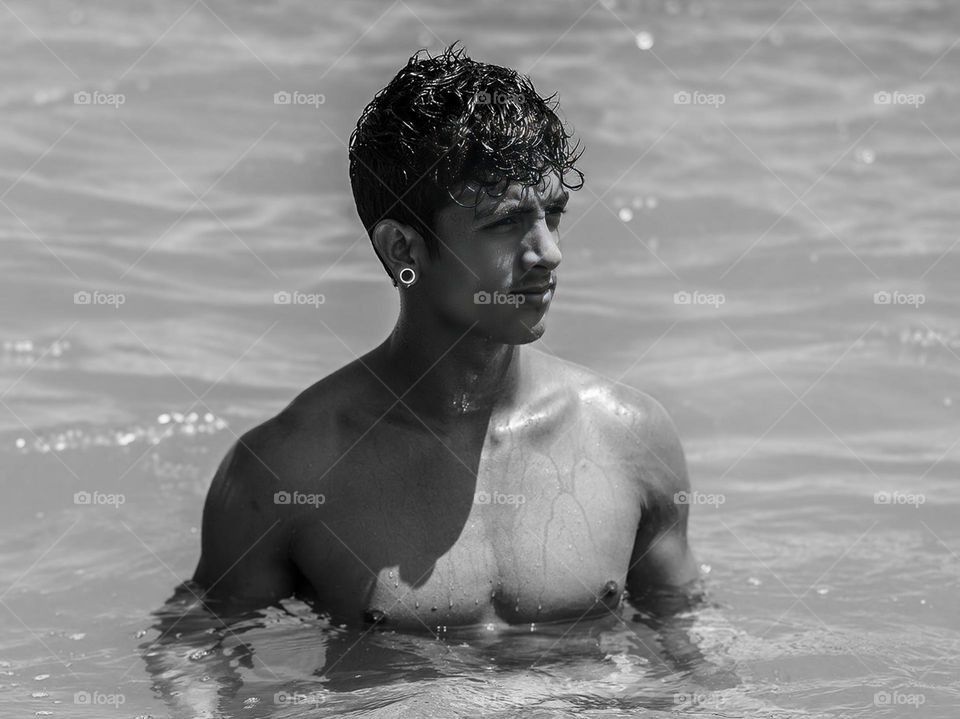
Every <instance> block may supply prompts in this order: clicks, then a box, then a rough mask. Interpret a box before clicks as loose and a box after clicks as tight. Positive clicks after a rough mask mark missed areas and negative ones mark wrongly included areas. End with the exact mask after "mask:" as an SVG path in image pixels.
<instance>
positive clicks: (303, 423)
mask: <svg viewBox="0 0 960 719" xmlns="http://www.w3.org/2000/svg"><path fill="white" fill-rule="evenodd" d="M377 386H379V387H381V388H382V384H379V383H378V381H377V380H376V378H375V377H373V375H372V374H371V372H370V371H369V370H368V369H367V368H366V367H365V365H364V364H363V362H361V361H360V360H354V361H352V362H350V363H348V364H346V365H344V366H342V367H340V368H339V369H337V370H335V371H334V372H332V373H330V374H328V375H326V376H325V377H323V378H322V379H320V380H318V381H317V382H315V383H313V384H312V385H310V386H309V387H307V388H306V389H304V390H303V391H302V392H300V393H299V394H298V395H297V396H296V397H295V398H294V399H293V400H292V401H291V402H290V403H289V404H287V405H286V406H285V407H284V408H283V409H282V410H280V411H279V412H278V413H277V414H276V415H274V416H273V417H271V418H269V419H267V420H266V421H264V422H262V423H260V424H259V425H257V426H255V427H253V428H252V429H250V430H248V431H247V432H246V433H245V434H244V435H243V436H242V437H240V439H239V440H238V442H237V446H236V447H235V449H234V451H235V452H236V451H241V452H242V455H241V457H240V459H241V460H242V461H246V462H247V463H248V464H250V465H256V464H259V465H261V466H262V468H263V471H264V472H266V473H268V474H269V473H271V470H272V471H273V473H274V474H276V475H278V478H279V477H280V476H283V475H286V476H294V477H295V476H299V475H301V474H302V471H301V470H302V469H303V468H304V465H306V464H309V463H311V462H314V461H316V460H317V458H318V456H320V455H321V454H322V453H323V452H324V451H326V449H329V448H330V447H331V444H330V443H331V442H332V441H333V439H334V435H336V434H337V428H338V427H342V426H343V423H344V422H345V421H348V420H349V418H350V417H352V416H354V415H355V414H356V413H357V412H358V411H359V410H361V409H362V408H363V407H364V406H366V405H367V404H370V403H372V402H374V401H375V395H376V394H377V391H376V388H377Z"/></svg>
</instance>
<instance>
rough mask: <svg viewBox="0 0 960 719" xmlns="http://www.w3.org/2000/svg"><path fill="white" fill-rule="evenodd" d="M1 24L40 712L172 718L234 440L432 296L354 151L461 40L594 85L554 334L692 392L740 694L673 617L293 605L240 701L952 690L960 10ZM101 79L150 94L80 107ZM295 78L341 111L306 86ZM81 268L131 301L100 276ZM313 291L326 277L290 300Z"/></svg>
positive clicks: (273, 707) (766, 699) (690, 413)
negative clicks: (194, 596)
mask: <svg viewBox="0 0 960 719" xmlns="http://www.w3.org/2000/svg"><path fill="white" fill-rule="evenodd" d="M3 14H4V24H3V29H2V33H3V38H4V43H3V45H2V48H3V49H2V50H0V52H2V53H3V55H4V60H5V61H4V62H3V63H2V65H0V74H2V79H3V82H2V83H0V88H2V89H0V104H2V106H3V114H4V123H3V127H2V129H0V152H2V158H3V162H2V163H0V199H2V202H3V204H2V205H0V239H2V242H3V264H4V270H5V271H4V282H3V284H2V287H0V293H2V294H0V308H2V309H0V312H2V313H3V321H2V326H0V328H2V329H0V333H2V335H0V375H2V377H0V382H2V384H0V388H2V389H0V392H2V395H0V399H2V402H3V404H2V405H0V468H2V477H3V481H4V497H5V500H4V502H3V503H2V505H0V517H2V525H0V526H2V540H0V572H2V590H0V591H2V596H0V599H2V602H3V604H2V607H0V615H2V617H3V619H2V622H3V624H2V626H3V634H2V637H0V662H2V664H0V672H2V675H0V705H2V706H3V709H2V712H3V714H4V715H5V716H17V717H22V716H30V715H42V716H55V717H57V716H91V717H92V716H104V715H106V714H107V713H109V715H111V716H113V715H114V714H116V715H117V716H131V717H132V716H138V715H147V714H149V715H153V716H165V715H167V710H166V708H165V705H164V702H163V700H162V699H161V698H159V697H158V696H156V695H155V694H154V692H153V691H152V690H151V683H152V681H153V680H152V678H151V676H150V675H149V674H148V672H147V669H146V666H145V664H144V660H143V659H142V658H141V656H140V654H141V652H140V650H139V648H138V647H140V646H141V645H144V644H145V643H149V642H150V641H151V640H152V639H153V638H155V637H156V631H155V630H154V629H151V624H152V622H153V619H152V618H151V617H150V614H149V613H150V611H151V610H153V609H155V608H157V607H159V606H160V605H161V604H162V603H163V601H164V599H166V598H167V597H168V596H169V595H170V593H171V591H172V588H173V587H174V586H175V585H176V584H177V583H178V582H179V581H180V580H182V579H183V578H185V577H188V576H189V575H190V574H191V573H192V571H193V568H194V564H195V561H196V558H197V552H198V546H199V533H198V525H199V520H200V512H201V504H202V500H203V497H204V495H205V489H206V486H207V483H208V482H209V479H210V477H211V475H212V472H213V469H214V468H215V466H216V464H217V462H218V461H219V459H220V457H221V456H222V455H223V453H224V452H225V451H226V449H227V448H228V446H229V445H230V443H231V442H232V441H233V440H234V438H235V436H236V435H237V434H238V433H241V432H242V431H244V430H245V429H247V428H249V427H251V426H253V425H254V424H256V423H257V422H259V421H261V420H262V419H263V418H265V417H267V416H269V415H270V414H271V413H273V412H276V411H277V410H278V409H280V408H281V407H282V406H284V405H285V404H286V402H287V401H289V399H290V398H292V396H293V395H294V394H295V393H296V392H298V391H299V390H300V389H302V388H303V387H305V386H307V385H308V384H310V383H311V382H313V381H315V380H316V379H317V378H319V377H321V376H323V375H324V374H326V373H328V372H330V371H331V370H333V369H335V368H336V367H338V366H340V365H342V364H344V363H345V362H348V361H349V360H350V359H352V358H353V357H354V356H355V355H357V354H360V353H362V352H364V351H366V350H367V349H369V348H370V347H371V346H372V345H373V344H374V343H376V342H379V341H380V340H381V339H382V338H383V337H384V336H385V334H386V332H387V331H388V330H389V328H390V327H391V324H392V320H393V318H394V317H395V313H396V310H397V302H396V299H395V290H394V289H393V288H392V287H391V286H390V283H389V282H388V281H387V280H386V278H385V276H384V275H383V274H382V270H381V268H380V267H379V263H377V262H376V260H375V258H374V256H373V254H372V251H371V250H370V248H369V244H368V242H367V240H366V238H365V236H364V234H363V231H362V228H361V227H360V226H359V222H358V221H357V219H356V217H355V213H354V211H353V208H352V200H351V196H350V191H349V186H348V183H347V175H346V152H345V149H344V143H345V142H346V139H347V138H348V136H349V132H350V130H351V129H352V127H353V124H354V123H355V120H356V118H357V116H358V115H359V113H360V110H361V109H362V107H363V105H364V104H365V103H366V101H367V100H368V99H369V98H370V97H371V96H372V95H373V93H374V92H375V91H376V90H377V89H379V88H380V87H381V86H382V85H383V84H384V83H385V82H386V81H387V80H388V79H389V77H390V76H391V75H392V73H393V72H394V71H395V70H396V69H397V68H398V67H399V66H400V64H402V62H403V61H404V59H405V58H406V57H407V55H409V54H410V53H411V52H412V51H413V50H414V49H416V48H417V47H419V46H421V45H422V46H426V47H430V48H432V49H435V50H436V49H438V48H439V47H440V46H441V44H442V43H445V42H450V41H452V40H454V39H458V38H459V39H462V40H463V41H464V43H465V45H466V46H467V48H468V50H469V51H470V52H471V54H472V55H474V56H475V57H477V58H479V59H486V60H490V61H494V62H499V63H502V64H507V65H510V66H513V67H517V68H518V69H520V70H523V71H528V72H530V73H531V75H532V77H533V79H534V81H535V82H536V84H537V86H538V87H539V88H540V90H541V91H543V92H552V91H553V90H557V89H558V90H560V97H561V100H562V102H563V106H564V109H565V113H566V115H567V117H568V119H569V120H570V121H571V122H572V123H573V125H574V126H575V128H576V129H577V131H578V132H579V134H580V136H581V137H582V139H583V140H584V142H585V144H586V146H587V153H586V155H585V156H584V169H585V171H586V174H587V180H588V184H587V187H586V189H584V191H583V192H581V193H579V194H578V195H575V196H574V199H573V202H572V203H571V206H570V213H569V214H568V215H567V219H565V226H566V228H565V230H564V239H563V251H564V261H563V266H562V267H561V273H560V277H561V287H560V290H559V292H558V295H557V299H556V301H555V303H554V306H553V309H552V310H551V315H550V322H549V328H548V331H547V334H546V336H545V337H544V339H543V341H542V342H541V348H542V349H544V350H545V351H548V352H552V353H555V354H558V355H560V356H562V357H565V358H567V359H570V360H572V361H576V362H579V363H581V364H584V365H586V366H589V367H591V368H593V369H594V370H596V371H598V372H601V373H603V374H604V375H606V376H608V377H611V378H614V379H619V380H622V381H624V382H628V383H630V384H633V385H635V386H637V387H640V388H642V389H644V390H646V391H648V392H650V393H652V394H653V395H655V396H656V397H658V398H659V399H660V400H661V401H662V402H663V403H664V404H665V405H666V406H667V407H668V408H669V409H670V411H671V413H672V414H673V416H674V418H675V420H676V423H677V425H678V427H679V429H680V432H681V435H682V437H683V439H684V443H685V446H686V449H687V453H688V460H689V464H690V469H691V475H692V477H693V481H694V486H695V489H696V490H697V491H698V492H700V493H702V494H701V495H698V498H697V500H696V501H697V504H696V505H695V506H694V507H693V509H692V520H691V529H690V535H691V541H692V542H693V546H694V548H695V551H696V554H697V557H698V560H699V561H700V562H701V563H702V564H703V565H705V568H706V567H709V569H710V571H709V574H708V575H707V578H708V581H709V586H710V589H711V595H712V598H713V602H714V603H713V604H712V605H711V606H709V607H706V608H704V609H703V610H701V611H700V612H698V613H697V615H696V616H695V617H693V618H692V621H693V622H694V627H693V631H694V632H695V634H697V635H698V636H699V637H700V642H701V645H702V648H703V651H704V653H705V654H706V655H707V656H708V657H710V658H712V659H715V660H717V661H725V662H733V663H735V664H736V667H737V673H738V674H739V676H740V677H741V678H742V683H741V684H740V686H737V687H734V688H729V689H714V688H711V687H710V686H709V685H708V683H705V682H702V681H698V680H697V679H696V678H695V677H691V676H689V675H688V674H685V673H683V672H679V671H673V670H671V669H670V668H669V667H666V666H664V665H663V662H662V660H661V659H660V658H659V655H658V653H657V651H656V650H655V643H656V639H657V637H656V635H655V634H654V633H653V632H651V631H649V630H646V629H643V628H639V629H636V632H634V631H633V630H630V629H626V628H625V627H624V625H623V624H622V623H619V622H617V621H616V620H614V619H613V618H611V619H610V621H609V622H608V623H607V624H602V623H601V624H600V625H597V626H593V625H591V626H589V627H576V628H573V629H571V628H569V627H565V628H563V629H561V630H557V629H556V628H550V627H539V626H538V627H537V628H536V631H534V632H532V633H531V632H529V631H527V632H519V633H517V634H516V635H507V636H499V635H498V636H495V637H489V636H487V637H485V636H484V635H483V633H482V632H480V635H479V636H467V637H460V636H456V637H453V636H449V637H447V638H446V639H444V640H434V639H432V638H429V637H416V636H403V635H394V634H390V633H380V632H377V633H374V635H372V636H369V637H366V638H364V639H363V640H362V641H360V643H359V644H357V646H356V647H355V648H354V649H353V650H352V651H350V652H346V653H345V654H344V652H343V650H344V647H347V648H349V647H350V646H352V644H353V642H354V641H356V637H354V636H352V635H350V634H349V633H348V632H345V631H344V630H340V629H339V628H337V627H329V626H326V625H325V624H324V623H323V621H322V620H320V619H318V618H316V617H314V616H313V615H311V614H310V613H309V611H307V610H306V608H305V607H303V606H302V605H299V604H297V603H295V602H290V603H288V605H287V607H286V611H285V612H281V611H279V610H271V612H266V613H264V614H263V616H261V617H253V618H250V619H248V620H247V622H246V623H245V624H242V625H240V626H238V627H236V628H234V632H235V633H236V634H237V636H242V638H243V641H245V642H248V643H250V644H251V645H252V646H253V647H254V651H255V654H254V658H253V659H252V660H250V661H248V662H247V663H246V665H245V664H244V663H243V661H242V660H241V659H240V658H239V657H238V666H239V668H238V671H239V672H240V674H241V676H242V678H243V686H242V687H241V688H240V689H239V692H238V694H237V695H236V698H235V699H232V700H230V701H227V702H225V703H224V705H223V707H222V711H223V715H224V716H275V717H285V716H306V715H308V714H309V715H311V716H313V715H336V714H350V715H351V716H368V717H381V716H460V715H469V716H478V715H483V716H503V717H508V716H511V717H512V716H530V717H572V716H576V717H586V716H611V717H613V716H628V715H629V716H634V715H636V713H637V712H638V710H644V711H645V712H646V715H649V716H667V715H671V716H673V715H676V714H683V715H695V716H711V717H735V716H763V717H794V716H805V717H807V716H809V717H875V716H903V717H907V716H909V717H913V716H917V717H920V716H923V717H952V716H954V714H955V712H954V710H953V708H954V707H955V705H956V703H957V695H958V692H960V684H958V680H957V677H958V675H960V660H958V658H957V656H958V653H957V646H958V640H960V618H958V616H957V611H956V607H957V603H956V592H957V588H958V579H957V577H958V571H957V570H958V564H960V562H958V560H960V557H958V554H957V552H958V551H960V532H958V529H957V526H956V522H955V520H954V517H955V516H956V512H957V509H958V505H960V489H958V485H957V483H956V481H955V480H956V476H957V467H958V449H957V445H958V431H957V430H958V417H957V413H958V409H960V390H958V389H957V388H958V384H957V377H958V368H960V329H958V327H957V323H956V315H957V308H958V305H960V291H958V289H957V284H956V282H955V281H952V280H953V278H955V277H956V276H957V272H958V270H960V249H957V248H956V247H955V246H954V245H955V244H956V242H957V237H956V227H957V222H958V220H960V209H958V208H960V205H958V203H957V202H956V200H955V194H956V192H955V190H956V186H957V177H958V173H960V158H958V154H960V131H958V128H957V125H956V122H955V121H954V119H955V117H956V114H957V111H958V109H960V97H958V90H957V86H956V83H955V82H951V81H950V78H952V77H953V78H955V77H956V75H957V70H958V65H960V49H958V48H956V47H954V43H955V41H956V38H957V35H958V34H960V7H957V6H956V5H954V4H951V3H948V2H945V1H944V2H932V1H927V2H912V3H907V2H899V3H898V2H892V1H891V2H881V3H871V4H867V3H843V4H842V6H839V5H836V4H832V3H826V2H821V1H819V0H818V1H816V2H814V1H809V2H802V1H800V0H798V2H795V3H793V4H788V3H780V4H777V5H776V6H774V5H773V4H770V3H765V2H760V1H759V0H758V1H756V2H750V1H747V0H741V1H740V2H737V3H723V4H722V3H715V2H685V1H682V0H674V1H672V2H632V3H627V2H622V1H615V0H607V1H606V2H604V3H599V4H595V5H591V4H589V3H587V2H584V1H583V0H569V1H567V2H551V3H546V2H532V3H526V4H524V5H523V6H521V7H519V8H518V7H516V6H514V5H512V4H507V3H505V2H481V3H470V4H468V5H464V6H462V7H457V8H454V7H444V8H435V7H431V6H429V5H426V4H423V3H420V2H403V3H397V4H394V5H389V4H386V3H382V4H378V3H368V2H357V3H351V4H349V5H347V4H342V5H338V6H336V7H323V8H321V7H320V6H319V4H311V3H287V4H284V5H282V6H281V5H279V4H275V3H270V2H258V3H247V4H244V5H243V7H239V6H235V5H234V4H229V3H225V2H221V1H220V0H215V1H214V0H208V1H206V2H203V3H187V2H175V3H155V2H138V3H129V2H127V3H120V2H102V3H97V4H79V3H78V4H71V3H48V2H33V3H25V2H19V1H18V2H11V3H9V4H7V5H5V6H4V10H3ZM377 18H379V19H377ZM375 19H376V20H377V21H376V23H374V24H372V23H373V20H375ZM574 23H576V24H575V26H574V28H573V29H572V30H570V31H569V32H566V31H567V30H568V29H569V28H570V27H571V26H572V25H574ZM82 91H86V92H91V93H93V92H100V93H104V94H105V95H107V94H111V93H112V94H117V93H119V94H122V95H123V96H124V99H125V102H124V104H123V105H121V106H119V107H113V106H110V105H106V106H104V105H93V104H91V105H78V104H75V103H74V101H73V95H74V93H75V92H82ZM280 91H291V92H292V91H301V92H305V93H322V94H323V95H324V102H323V104H322V105H321V104H317V105H316V106H310V105H300V106H293V105H275V104H274V103H273V94H274V93H276V92H280ZM897 91H899V92H901V93H903V95H901V96H895V95H891V96H890V97H891V100H896V101H895V102H894V101H891V102H890V103H889V104H884V103H883V102H882V98H881V102H879V103H878V102H875V98H874V94H875V93H878V92H890V93H894V92H897ZM677 93H687V95H686V99H688V100H689V102H687V103H684V102H683V99H684V96H679V97H678V100H677V101H675V95H677ZM910 94H914V95H923V98H924V102H923V104H919V103H918V102H914V104H912V105H911V104H906V102H907V99H906V97H907V96H909V95H910ZM720 96H722V98H723V99H722V102H721V100H720ZM914 99H916V98H914ZM82 291H86V292H90V293H93V292H99V293H102V294H100V295H97V298H98V299H97V300H96V301H102V299H103V298H104V297H106V296H107V295H109V294H111V293H113V294H117V293H122V294H123V295H124V299H125V302H124V304H123V305H122V306H119V307H116V306H111V305H103V304H93V303H91V304H86V305H80V304H74V293H76V292H82ZM279 291H287V292H294V291H299V292H303V293H307V294H311V293H312V294H322V295H323V296H324V303H323V304H322V305H318V306H311V305H300V306H294V305H277V304H274V302H273V295H274V293H276V292H279ZM680 292H687V293H690V294H688V295H686V296H684V295H681V296H680V299H681V300H682V299H683V298H684V297H689V298H690V299H691V302H690V303H688V304H678V303H677V302H675V299H674V297H675V293H680ZM877 292H888V293H900V294H891V295H890V297H891V299H892V301H891V302H890V303H888V304H878V303H876V302H875V300H874V294H875V293H877ZM911 294H913V295H922V296H923V298H922V299H923V304H920V299H919V298H918V297H913V298H910V297H909V295H911ZM711 295H712V296H713V297H710V296H711ZM91 297H93V295H91ZM911 302H912V304H910V303H911ZM78 492H90V493H93V492H99V493H101V494H100V495H96V497H97V499H95V500H94V501H109V496H110V495H114V497H113V501H114V503H113V504H92V503H91V504H77V503H75V498H74V497H75V494H76V493H78ZM878 493H881V494H878ZM884 493H885V494H884ZM121 495H122V498H123V503H122V504H120V499H119V497H120V496H121ZM104 496H106V497H107V498H108V499H107V500H103V497H104ZM91 497H94V495H92V494H91ZM885 500H889V501H886V502H885ZM79 501H82V496H81V499H80V500H79ZM635 626H636V625H635ZM564 632H567V633H566V634H564ZM211 641H212V640H211ZM239 641H240V640H239V639H237V637H236V636H232V635H230V634H227V636H226V638H225V643H226V646H229V647H231V648H233V647H236V646H237V645H238V644H239ZM198 642H199V643H198V645H197V648H198V649H202V648H203V642H202V641H200V640H198ZM338 652H339V653H340V654H343V655H344V658H343V660H342V661H341V662H340V663H339V664H338V665H337V666H336V667H334V668H333V669H331V671H330V672H328V674H327V675H326V677H325V680H324V681H319V680H318V677H317V676H316V675H315V672H316V671H317V670H318V668H319V667H322V666H324V665H325V664H328V663H329V660H330V657H336V656H339V655H340V654H338ZM360 673H365V676H366V678H363V677H361V678H359V679H358V678H357V677H356V675H357V674H360ZM216 679H217V677H212V678H211V682H215V681H216ZM201 684H202V683H201ZM201 684H198V685H197V686H194V687H192V689H191V691H192V692H195V693H196V694H197V696H202V695H203V692H204V689H205V688H206V689H209V687H210V686H212V684H210V683H209V682H208V683H206V687H204V686H202V685H201ZM77 692H87V693H88V694H89V695H90V696H91V697H94V696H95V695H96V696H97V697H99V699H98V701H100V700H103V697H114V700H115V701H117V699H116V697H117V696H122V697H123V704H122V705H121V706H120V707H119V708H118V709H117V710H116V711H115V710H114V707H113V706H112V705H97V706H94V705H91V704H77V703H75V694H76V693H77ZM280 692H286V693H287V694H285V695H284V696H293V697H295V698H296V697H302V698H303V700H302V702H299V703H291V702H287V703H277V701H276V695H277V694H278V693H280ZM96 693H99V694H96ZM108 709H109V712H107V710H108Z"/></svg>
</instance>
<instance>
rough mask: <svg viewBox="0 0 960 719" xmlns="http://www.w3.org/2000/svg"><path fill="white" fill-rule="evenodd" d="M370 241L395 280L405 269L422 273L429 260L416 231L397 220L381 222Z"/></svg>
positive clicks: (424, 246)
mask: <svg viewBox="0 0 960 719" xmlns="http://www.w3.org/2000/svg"><path fill="white" fill-rule="evenodd" d="M370 239H371V241H372V242H373V247H374V249H376V251H377V254H378V255H380V258H381V259H382V260H383V263H384V264H385V265H386V266H387V267H389V268H390V272H391V274H392V275H393V278H394V280H396V278H397V277H399V275H400V270H402V269H403V268H404V267H411V268H413V270H414V272H416V273H418V274H419V273H420V271H421V269H422V268H423V263H424V262H425V261H426V258H427V247H426V244H425V243H424V241H423V237H421V236H420V233H419V232H417V231H416V230H415V229H413V228H412V227H410V226H409V225H405V224H403V223H401V222H397V221H396V220H380V222H378V223H377V225H376V227H374V228H373V235H372V237H371V238H370Z"/></svg>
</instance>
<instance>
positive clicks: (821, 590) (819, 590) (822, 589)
mask: <svg viewBox="0 0 960 719" xmlns="http://www.w3.org/2000/svg"><path fill="white" fill-rule="evenodd" d="M829 591H830V588H829V587H817V594H819V595H820V596H821V597H822V596H823V595H824V594H826V593H827V592H829Z"/></svg>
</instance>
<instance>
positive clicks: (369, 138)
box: [349, 43, 584, 276]
mask: <svg viewBox="0 0 960 719" xmlns="http://www.w3.org/2000/svg"><path fill="white" fill-rule="evenodd" d="M457 44H458V43H454V44H453V45H451V46H449V47H448V48H446V49H445V50H444V51H443V52H442V53H441V54H439V55H436V56H432V57H431V56H430V55H429V53H427V51H426V50H419V51H417V52H416V53H415V54H414V55H413V56H411V57H410V59H409V60H408V61H407V64H406V66H404V67H403V68H402V69H401V70H400V72H398V73H397V75H396V76H395V77H394V78H393V79H392V80H391V81H390V82H389V83H388V84H387V86H386V87H384V88H383V89H382V90H380V91H379V92H378V93H377V94H376V96H375V97H374V98H373V100H372V101H371V102H370V104H369V105H367V106H366V108H364V110H363V113H361V115H360V119H359V120H358V121H357V126H356V128H355V129H354V131H353V132H352V133H351V135H350V149H349V152H350V184H351V187H352V188H353V197H354V201H355V202H356V206H357V213H358V214H359V215H360V220H361V221H362V222H363V225H364V227H365V228H366V230H367V234H368V235H370V236H371V238H372V236H373V229H374V227H376V225H377V223H378V222H380V221H381V220H383V219H387V218H389V219H393V220H396V221H397V222H401V223H403V224H406V225H409V226H411V227H412V228H414V229H415V230H417V231H418V232H419V233H420V235H421V236H422V237H423V238H424V242H425V243H426V246H427V250H428V252H429V254H430V256H431V257H439V255H440V242H439V238H437V236H436V234H435V233H434V230H433V222H434V219H435V216H436V213H437V211H439V210H440V209H442V208H443V207H445V206H447V205H448V204H450V203H451V202H457V203H458V204H460V205H461V206H464V203H463V202H460V201H459V200H458V199H457V198H456V196H455V195H456V189H457V188H458V187H462V184H463V183H466V182H473V183H476V184H477V186H479V187H481V188H483V189H484V190H485V191H486V192H487V193H488V194H490V195H492V196H496V195H498V194H501V193H502V192H503V191H504V190H505V189H506V187H507V186H508V185H510V184H512V183H519V184H521V185H522V186H535V185H537V184H539V183H540V182H541V181H542V180H543V179H544V178H545V177H546V176H548V175H551V174H554V173H555V174H557V176H558V177H559V178H560V181H561V183H562V184H563V186H564V187H566V188H567V189H571V190H578V189H580V188H581V187H582V186H583V180H584V178H583V173H582V172H581V171H580V170H579V169H577V167H576V163H577V161H578V160H579V158H580V155H581V154H582V152H583V151H582V149H581V147H580V142H579V141H577V142H576V143H575V144H571V141H572V140H573V135H572V133H571V132H568V130H567V128H566V126H565V124H564V122H563V121H562V120H561V119H560V117H559V116H558V114H557V109H558V102H557V100H556V95H555V94H554V95H550V96H549V97H541V96H540V95H539V94H538V93H537V91H536V89H535V88H534V87H533V84H532V83H531V82H530V79H529V78H528V77H527V76H525V75H521V74H519V73H518V72H516V71H515V70H511V69H509V68H505V67H500V66H498V65H490V64H487V63H482V62H477V61H475V60H472V59H471V58H469V57H467V55H466V52H465V51H464V49H463V48H458V47H457ZM378 257H379V253H378ZM380 261H381V263H382V264H383V266H384V269H385V270H386V271H387V274H388V275H391V276H392V274H391V272H390V268H389V267H387V265H386V263H384V262H383V258H382V257H381V258H380Z"/></svg>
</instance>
